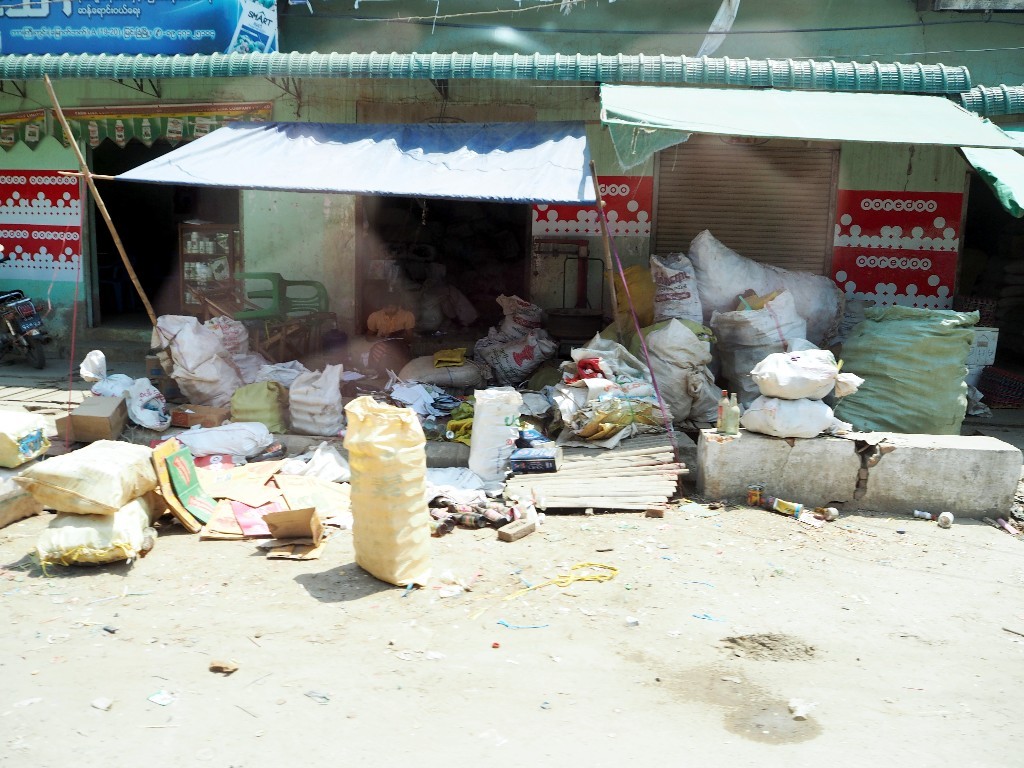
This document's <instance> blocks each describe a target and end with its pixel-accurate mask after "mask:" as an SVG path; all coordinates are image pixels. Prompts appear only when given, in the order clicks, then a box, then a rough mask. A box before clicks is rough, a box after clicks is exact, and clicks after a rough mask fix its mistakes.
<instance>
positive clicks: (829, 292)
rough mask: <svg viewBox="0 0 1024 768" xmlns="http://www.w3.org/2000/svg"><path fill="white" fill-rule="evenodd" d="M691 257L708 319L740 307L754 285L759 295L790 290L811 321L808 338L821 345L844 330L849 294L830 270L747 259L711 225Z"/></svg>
mask: <svg viewBox="0 0 1024 768" xmlns="http://www.w3.org/2000/svg"><path fill="white" fill-rule="evenodd" d="M690 261H691V262H693V269H694V272H695V273H696V275H697V291H698V293H699V295H700V302H701V306H702V309H703V311H704V322H705V323H707V322H708V321H709V320H710V319H711V316H712V314H713V313H715V312H730V311H732V310H734V309H735V308H736V301H737V296H739V294H741V293H743V292H744V291H746V290H747V289H748V288H749V289H752V290H754V291H755V292H756V293H757V294H758V295H759V296H766V295H767V294H769V293H772V292H773V291H779V290H786V291H788V292H789V293H790V294H792V296H793V299H794V306H795V307H796V310H797V312H798V313H799V315H800V317H802V318H803V320H804V322H805V323H806V325H807V332H806V335H805V336H804V338H806V339H808V340H809V341H811V342H812V343H813V344H815V345H816V346H827V345H828V344H829V343H831V342H832V340H833V338H834V337H835V336H836V335H837V333H838V331H839V324H840V322H841V321H842V318H843V304H844V301H845V299H844V297H843V294H842V292H841V291H840V290H839V287H838V286H837V285H836V284H835V283H834V282H833V281H832V280H831V279H829V278H827V277H825V276H824V275H814V274H811V273H810V272H792V271H790V270H788V269H783V268H782V267H775V266H772V265H771V264H761V263H759V262H756V261H753V260H752V259H747V258H744V257H743V256H740V255H739V254H738V253H736V252H735V251H733V250H731V249H730V248H727V247H726V246H725V245H723V244H722V243H720V242H719V241H718V240H716V239H715V237H714V235H712V234H711V232H709V231H708V230H706V229H705V230H704V231H703V232H701V233H700V234H699V235H697V236H696V237H695V238H694V239H693V241H692V242H691V243H690Z"/></svg>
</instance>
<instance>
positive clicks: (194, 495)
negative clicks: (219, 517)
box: [164, 448, 217, 523]
mask: <svg viewBox="0 0 1024 768" xmlns="http://www.w3.org/2000/svg"><path fill="white" fill-rule="evenodd" d="M164 463H165V464H166V465H167V471H168V473H169V474H170V476H171V485H172V486H174V493H175V494H176V495H177V497H178V499H179V500H180V501H181V503H182V504H184V505H185V509H187V510H188V511H189V513H191V515H192V517H194V518H195V519H196V520H198V521H199V522H201V523H206V522H209V520H210V515H211V514H212V513H213V508H214V507H215V506H216V505H217V502H215V501H214V500H213V498H212V497H211V496H210V495H209V494H208V493H207V492H206V491H205V490H203V487H202V486H201V485H200V484H199V476H198V475H197V474H196V465H195V462H194V461H193V460H192V451H190V450H189V449H188V448H180V449H178V450H177V451H174V452H173V453H171V454H170V455H168V456H167V458H166V459H165V460H164Z"/></svg>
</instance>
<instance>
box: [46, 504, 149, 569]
mask: <svg viewBox="0 0 1024 768" xmlns="http://www.w3.org/2000/svg"><path fill="white" fill-rule="evenodd" d="M150 514H151V510H150V506H149V503H148V501H147V500H146V499H145V498H144V497H143V498H138V499H134V500H133V501H130V502H128V503H127V504H125V505H124V506H123V507H121V508H120V509H118V510H117V511H116V512H114V514H112V515H76V514H66V513H63V512H62V513H59V514H58V515H57V516H56V517H54V518H53V520H51V521H50V525H49V527H48V528H46V529H45V530H43V531H42V532H41V533H40V534H39V538H38V540H37V541H36V552H37V553H38V556H39V562H40V563H42V564H44V565H53V564H60V565H95V564H100V563H115V562H118V561H121V560H133V559H134V558H135V557H137V556H138V555H139V554H141V553H143V552H144V551H146V550H148V549H149V548H150V547H152V541H153V540H154V539H156V530H155V529H153V528H151V527H150V524H149V521H150ZM147 539H148V541H147Z"/></svg>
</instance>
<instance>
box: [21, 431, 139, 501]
mask: <svg viewBox="0 0 1024 768" xmlns="http://www.w3.org/2000/svg"><path fill="white" fill-rule="evenodd" d="M14 482H16V483H17V484H18V485H20V486H21V487H22V488H24V489H25V490H26V491H28V492H29V493H31V494H32V497H33V498H34V499H35V500H36V501H38V502H39V503H40V504H42V505H43V506H44V507H46V508H47V509H55V510H57V511H58V512H74V513H76V514H79V515H112V514H114V513H115V512H117V510H119V509H120V508H121V507H123V506H124V505H125V504H127V503H128V502H129V501H131V500H132V499H137V498H138V497H139V496H142V495H143V494H145V493H148V492H149V491H152V490H153V489H154V488H156V485H157V477H156V470H155V469H153V449H152V448H150V447H148V446H145V445H134V444H133V443H122V442H120V441H116V440H97V441H96V442H95V443H90V444H89V445H87V446H85V447H84V448H79V449H78V450H77V451H72V452H71V453H65V454H64V455H63V456H54V457H53V458H52V459H47V460H46V461H44V462H42V463H39V464H33V465H32V466H31V467H29V468H28V469H26V470H25V471H24V472H22V473H21V474H20V475H19V476H18V477H16V478H14Z"/></svg>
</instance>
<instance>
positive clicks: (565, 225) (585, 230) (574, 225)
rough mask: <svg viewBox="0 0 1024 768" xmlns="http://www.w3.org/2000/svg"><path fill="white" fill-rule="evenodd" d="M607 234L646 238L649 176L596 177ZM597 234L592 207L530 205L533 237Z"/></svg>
mask: <svg viewBox="0 0 1024 768" xmlns="http://www.w3.org/2000/svg"><path fill="white" fill-rule="evenodd" d="M597 182H598V189H600V190H601V197H602V198H604V202H605V212H606V214H607V216H608V231H609V234H610V235H612V236H613V237H621V236H636V237H650V235H651V208H652V207H653V206H654V177H653V176H598V177H597ZM600 234H601V221H600V219H599V218H598V215H597V207H596V206H585V205H535V206H533V235H534V237H558V236H563V237H581V236H588V235H600Z"/></svg>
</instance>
